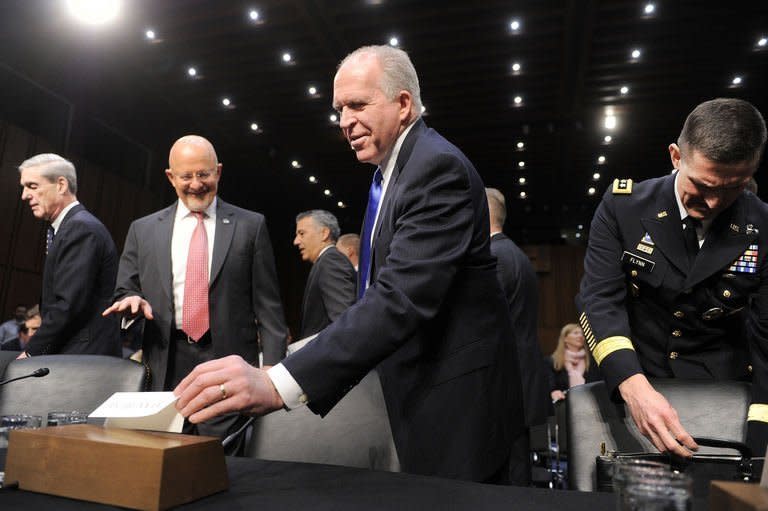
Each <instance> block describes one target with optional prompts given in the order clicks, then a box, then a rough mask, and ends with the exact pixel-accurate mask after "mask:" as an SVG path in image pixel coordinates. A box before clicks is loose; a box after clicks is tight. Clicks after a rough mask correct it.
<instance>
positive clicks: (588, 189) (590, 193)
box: [587, 186, 596, 195]
mask: <svg viewBox="0 0 768 511" xmlns="http://www.w3.org/2000/svg"><path fill="white" fill-rule="evenodd" d="M595 191H596V190H595V187H594V186H590V187H589V188H587V194H588V195H594V194H595Z"/></svg>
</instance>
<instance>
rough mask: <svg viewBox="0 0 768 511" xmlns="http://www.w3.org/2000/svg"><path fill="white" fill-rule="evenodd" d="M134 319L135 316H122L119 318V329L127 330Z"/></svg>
mask: <svg viewBox="0 0 768 511" xmlns="http://www.w3.org/2000/svg"><path fill="white" fill-rule="evenodd" d="M135 321H136V318H133V319H131V318H126V317H125V316H123V318H122V319H121V320H120V329H121V330H128V328H130V326H131V325H132V324H133V323H134V322H135Z"/></svg>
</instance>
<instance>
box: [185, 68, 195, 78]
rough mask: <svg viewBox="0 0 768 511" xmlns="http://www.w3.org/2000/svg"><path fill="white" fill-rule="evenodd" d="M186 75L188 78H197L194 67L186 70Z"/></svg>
mask: <svg viewBox="0 0 768 511" xmlns="http://www.w3.org/2000/svg"><path fill="white" fill-rule="evenodd" d="M187 74H188V75H189V76H197V69H195V68H194V67H190V68H189V69H187Z"/></svg>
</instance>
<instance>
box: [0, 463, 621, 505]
mask: <svg viewBox="0 0 768 511" xmlns="http://www.w3.org/2000/svg"><path fill="white" fill-rule="evenodd" d="M227 468H228V472H229V478H230V488H229V490H227V491H225V492H221V493H217V494H215V495H211V496H209V497H206V498H203V499H200V500H198V501H195V502H191V503H189V504H185V505H183V506H180V507H178V508H177V509H183V510H206V511H208V510H211V511H212V510H227V511H234V510H246V509H247V510H253V511H263V510H270V509H279V510H286V509H287V510H292V509H309V510H313V511H321V510H326V509H329V510H330V509H333V510H355V511H357V510H368V509H387V510H389V509H393V510H409V509H414V510H416V509H418V510H425V509H426V510H429V511H432V510H435V511H437V510H444V509H446V510H453V509H455V510H463V509H470V510H486V509H487V510H491V509H492V510H510V511H511V510H521V511H529V510H530V511H539V510H541V511H543V510H562V509H567V510H574V511H581V510H584V511H601V510H613V509H615V504H616V501H615V497H614V495H613V494H610V493H584V492H576V491H564V490H549V489H545V488H518V487H511V486H494V485H488V484H478V483H470V482H464V481H452V480H449V479H440V478H436V477H424V476H415V475H411V474H402V473H392V472H378V471H373V470H364V469H356V468H348V467H339V466H331V465H319V464H311V463H293V462H282V461H266V460H259V459H250V458H227ZM137 470H141V467H137ZM104 477H109V474H104ZM0 509H2V510H6V509H7V510H9V511H10V510H14V511H26V510H30V511H32V510H35V511H37V510H40V509H56V510H62V511H66V510H85V511H87V510H103V509H117V508H115V507H112V506H105V505H102V504H96V503H91V502H83V501H79V500H71V499H66V498H62V497H54V496H51V495H43V494H39V493H32V492H27V491H23V490H18V489H7V488H6V489H2V490H0Z"/></svg>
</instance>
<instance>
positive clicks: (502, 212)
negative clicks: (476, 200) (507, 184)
mask: <svg viewBox="0 0 768 511" xmlns="http://www.w3.org/2000/svg"><path fill="white" fill-rule="evenodd" d="M485 195H486V197H488V204H489V205H490V207H489V208H488V209H489V210H490V211H489V213H490V215H491V224H492V225H499V226H501V227H504V222H506V221H507V201H506V200H505V199H504V194H503V193H501V192H500V191H499V190H497V189H496V188H486V189H485Z"/></svg>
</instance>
